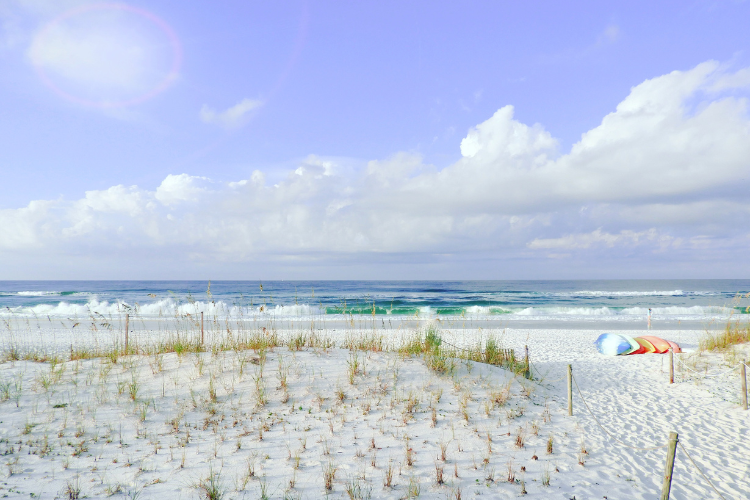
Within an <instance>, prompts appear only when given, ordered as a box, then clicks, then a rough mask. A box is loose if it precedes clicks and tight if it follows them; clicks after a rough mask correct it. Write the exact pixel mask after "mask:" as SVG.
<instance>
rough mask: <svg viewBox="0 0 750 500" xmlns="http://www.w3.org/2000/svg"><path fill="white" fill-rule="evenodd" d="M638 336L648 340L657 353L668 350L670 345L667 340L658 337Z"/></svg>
mask: <svg viewBox="0 0 750 500" xmlns="http://www.w3.org/2000/svg"><path fill="white" fill-rule="evenodd" d="M640 338H642V339H643V340H646V341H648V342H650V343H651V345H653V346H654V349H655V352H657V353H659V354H664V353H665V352H667V351H668V350H669V348H670V347H672V346H671V345H670V342H669V341H666V340H664V339H662V338H659V337H652V336H646V337H640ZM674 345H677V344H674Z"/></svg>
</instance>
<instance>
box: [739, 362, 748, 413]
mask: <svg viewBox="0 0 750 500" xmlns="http://www.w3.org/2000/svg"><path fill="white" fill-rule="evenodd" d="M745 364H746V363H745V361H744V360H743V361H742V365H741V366H740V384H741V385H742V395H741V397H742V409H743V410H747V373H746V370H745Z"/></svg>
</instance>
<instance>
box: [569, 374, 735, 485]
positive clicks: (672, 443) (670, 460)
mask: <svg viewBox="0 0 750 500" xmlns="http://www.w3.org/2000/svg"><path fill="white" fill-rule="evenodd" d="M570 366H571V365H568V370H569V373H570V376H569V377H568V384H569V390H568V398H569V401H568V406H569V408H570V413H569V414H570V415H572V392H570V384H571V383H572V384H575V386H576V391H577V392H578V395H579V396H580V398H581V401H582V402H583V405H584V407H585V408H586V410H587V411H588V413H589V414H590V415H591V417H592V418H593V419H594V421H595V422H596V424H597V425H598V426H599V428H600V429H601V430H602V431H603V432H604V433H605V434H606V435H607V436H608V437H609V438H610V439H611V440H613V441H615V442H616V443H618V444H619V445H621V446H625V447H627V448H630V449H632V450H636V451H644V452H649V451H654V450H660V449H663V448H667V449H668V451H667V460H666V466H665V472H664V482H663V485H662V494H661V497H660V498H661V499H662V500H668V499H669V494H670V490H671V484H672V471H673V468H674V463H675V453H676V448H677V446H679V447H680V449H681V450H682V451H683V453H685V456H686V457H687V458H688V460H689V461H690V463H691V464H692V466H693V467H694V468H695V470H697V471H698V473H699V474H700V475H701V477H703V479H704V480H705V481H706V483H708V485H709V486H710V487H711V489H712V490H713V491H714V492H715V493H716V494H717V495H718V496H719V498H721V499H722V500H726V498H725V497H724V496H723V495H722V494H721V492H719V490H718V489H717V488H716V486H715V485H714V483H713V482H712V481H711V480H710V479H709V478H708V476H706V474H705V473H704V472H703V470H702V469H701V468H700V467H699V466H698V464H697V463H696V462H695V460H694V459H693V457H692V456H691V455H690V453H689V452H688V451H687V449H686V448H685V446H684V445H683V444H682V442H681V441H679V439H678V435H677V433H675V432H673V433H671V434H670V439H669V441H668V442H666V443H664V444H661V445H653V446H632V445H629V444H627V443H625V442H623V441H621V440H620V439H618V438H617V437H615V436H614V435H613V434H612V433H611V432H609V431H608V430H607V429H606V428H605V427H604V426H603V425H602V423H601V422H600V420H599V419H598V418H597V416H596V414H594V412H593V411H592V410H591V407H590V406H589V404H588V402H587V401H586V398H585V397H584V396H583V392H582V391H581V388H580V387H579V385H578V381H577V380H576V378H575V377H574V376H573V375H572V371H571V368H570ZM743 366H744V364H743ZM734 370H736V368H735V369H732V370H729V371H727V373H731V372H733V371H734ZM562 378H566V377H562Z"/></svg>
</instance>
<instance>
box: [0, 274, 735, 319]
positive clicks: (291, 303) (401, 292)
mask: <svg viewBox="0 0 750 500" xmlns="http://www.w3.org/2000/svg"><path fill="white" fill-rule="evenodd" d="M749 292H750V280H586V281H268V282H262V283H261V282H258V281H212V282H211V283H210V289H209V283H208V282H205V281H0V308H2V312H0V316H9V315H10V316H14V317H28V316H37V317H46V316H49V317H67V318H71V317H88V316H90V315H91V314H92V313H95V314H101V315H104V316H109V315H114V314H118V313H121V312H123V311H125V310H127V311H131V312H136V313H138V314H141V315H143V316H154V317H155V316H159V315H166V316H169V315H174V314H175V313H179V312H181V311H190V312H192V311H196V310H207V311H210V310H214V311H216V310H221V311H230V312H232V311H233V312H234V313H241V314H246V315H251V314H252V315H272V316H274V317H277V318H292V317H294V318H302V317H308V316H321V315H327V316H328V315H330V316H338V315H350V314H353V315H373V314H374V315H375V316H387V315H391V316H400V317H406V316H415V317H436V316H437V317H457V316H464V317H472V318H495V319H497V318H504V319H508V320H537V319H542V320H548V321H550V320H551V321H555V320H565V321H570V320H578V321H582V320H587V319H596V320H598V321H617V320H630V321H632V320H633V319H635V318H645V317H646V315H647V314H648V308H652V314H653V316H654V318H657V319H666V320H678V321H680V320H685V321H689V320H692V321H703V320H706V319H711V318H721V319H723V318H726V317H728V316H729V314H735V315H741V314H746V313H747V307H748V306H750V299H748V296H747V295H748V293H749Z"/></svg>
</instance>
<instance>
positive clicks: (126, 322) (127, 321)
mask: <svg viewBox="0 0 750 500" xmlns="http://www.w3.org/2000/svg"><path fill="white" fill-rule="evenodd" d="M129 330H130V314H127V313H125V353H126V354H127V352H128V332H129Z"/></svg>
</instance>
